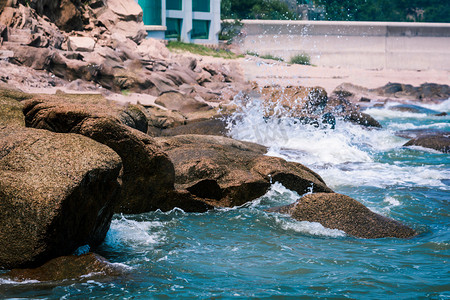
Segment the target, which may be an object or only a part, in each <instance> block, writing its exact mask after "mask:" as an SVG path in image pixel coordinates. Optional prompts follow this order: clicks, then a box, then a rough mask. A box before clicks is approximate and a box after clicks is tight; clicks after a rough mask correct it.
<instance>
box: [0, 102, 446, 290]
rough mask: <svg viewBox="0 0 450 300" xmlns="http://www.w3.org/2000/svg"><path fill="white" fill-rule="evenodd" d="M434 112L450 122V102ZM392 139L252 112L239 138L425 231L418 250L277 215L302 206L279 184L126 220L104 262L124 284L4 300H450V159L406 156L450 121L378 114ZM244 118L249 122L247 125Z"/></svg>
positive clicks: (71, 285) (31, 286)
mask: <svg viewBox="0 0 450 300" xmlns="http://www.w3.org/2000/svg"><path fill="white" fill-rule="evenodd" d="M428 108H431V109H436V110H439V111H447V112H450V101H449V100H447V101H446V102H443V103H442V104H440V105H430V106H429V107H428ZM368 113H370V114H371V115H372V116H374V117H375V118H376V119H377V120H379V121H380V122H381V123H382V125H383V126H384V128H383V129H382V130H365V129H361V128H359V127H358V126H354V125H349V124H345V123H342V122H338V123H337V126H336V130H328V129H323V130H318V129H316V128H310V127H308V126H302V125H298V124H294V123H293V122H291V121H292V120H285V121H283V122H280V121H273V122H272V121H270V120H269V121H268V120H264V119H263V118H262V113H261V111H260V109H259V108H258V105H257V104H254V105H253V104H252V105H249V106H247V107H246V108H245V110H244V111H243V114H242V115H241V118H240V119H239V121H238V122H237V123H236V125H235V126H234V127H233V128H231V131H230V133H231V135H232V136H233V137H235V138H237V139H242V140H248V141H255V142H260V143H263V144H265V145H267V146H268V147H270V151H269V152H270V154H271V155H277V156H280V157H284V158H286V159H288V160H293V161H299V162H301V163H303V164H305V165H307V166H308V167H310V168H312V169H314V170H315V171H317V172H318V173H319V174H320V175H321V176H322V177H323V178H324V180H325V181H326V182H327V184H328V185H329V186H330V187H331V188H333V189H334V190H335V191H337V192H340V193H343V194H347V195H349V196H351V197H353V198H355V199H357V200H358V201H360V202H362V203H363V204H364V205H366V206H367V207H369V208H370V209H371V210H373V211H375V212H377V213H380V214H383V215H386V216H389V217H391V218H394V219H396V220H399V221H401V222H403V223H405V224H408V225H410V226H412V227H413V228H415V229H416V230H417V231H418V232H419V235H418V236H416V237H414V238H412V239H392V238H386V239H373V240H372V239H359V238H354V237H351V236H347V235H346V234H345V233H343V232H342V231H339V230H331V229H327V228H324V227H322V226H321V225H320V224H317V223H309V222H297V221H293V220H291V219H289V218H287V217H285V216H282V215H279V214H273V213H267V212H265V211H264V209H265V208H268V207H272V206H278V205H283V204H288V203H292V202H293V201H295V200H296V199H297V198H298V197H299V195H297V194H296V193H294V192H291V191H289V190H287V189H285V188H284V187H283V186H282V185H280V184H278V183H274V184H273V185H272V188H271V190H270V191H269V192H268V193H267V194H266V195H265V196H263V197H261V198H260V199H257V200H255V201H253V202H251V203H248V204H246V205H244V206H242V207H236V208H231V209H218V210H214V211H210V212H207V213H201V214H200V213H199V214H192V213H185V212H183V211H181V210H178V209H175V210H173V211H171V212H168V213H162V212H151V213H146V214H140V215H116V216H115V217H114V220H113V223H112V225H111V229H110V231H109V232H108V235H107V239H106V241H105V242H104V243H103V245H102V246H101V247H100V249H98V250H97V252H98V253H99V254H101V255H103V256H105V257H106V258H108V259H109V260H110V261H112V262H116V263H122V264H125V265H127V266H129V268H130V270H129V272H128V273H127V275H125V276H124V277H121V278H117V279H113V280H110V279H108V280H101V281H99V280H98V279H95V280H93V279H92V280H91V279H89V278H85V279H84V280H81V281H67V282H62V283H57V284H51V283H50V284H49V283H25V284H17V283H7V282H3V283H2V284H0V297H3V298H8V297H11V298H38V299H43V298H70V299H78V298H79V299H84V298H88V297H91V298H108V299H110V298H116V299H117V298H124V299H127V298H133V299H144V298H175V297H177V298H178V297H179V298H249V297H257V298H265V297H269V298H279V299H284V298H287V297H292V298H298V297H301V296H305V297H327V298H335V297H336V298H353V299H361V298H362V299H380V298H386V299H391V298H399V299H417V298H432V299H447V298H450V268H449V259H450V231H449V206H450V205H449V204H450V203H449V200H450V168H449V166H450V159H449V155H448V154H442V153H438V152H435V151H432V150H426V149H420V148H403V147H402V144H403V143H405V142H406V139H402V138H398V137H396V136H395V135H394V134H393V133H394V132H395V131H397V130H405V129H420V128H429V129H441V130H445V131H450V117H448V116H447V117H433V116H427V115H424V114H411V113H401V112H391V111H389V110H388V109H378V110H375V109H370V110H369V111H368ZM242 116H244V117H242Z"/></svg>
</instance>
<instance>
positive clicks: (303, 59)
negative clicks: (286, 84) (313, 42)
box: [289, 53, 311, 66]
mask: <svg viewBox="0 0 450 300" xmlns="http://www.w3.org/2000/svg"><path fill="white" fill-rule="evenodd" d="M289 63H291V64H297V65H308V66H309V65H311V58H310V57H309V55H308V54H306V53H302V54H298V55H295V56H293V57H291V60H290V61H289Z"/></svg>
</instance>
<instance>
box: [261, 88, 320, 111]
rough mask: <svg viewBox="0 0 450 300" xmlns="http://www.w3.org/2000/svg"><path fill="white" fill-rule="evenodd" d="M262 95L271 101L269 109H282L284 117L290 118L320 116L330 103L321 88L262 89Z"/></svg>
mask: <svg viewBox="0 0 450 300" xmlns="http://www.w3.org/2000/svg"><path fill="white" fill-rule="evenodd" d="M257 90H258V89H257ZM260 93H261V94H262V95H263V98H264V99H266V100H267V101H269V103H268V105H269V109H271V110H273V109H275V108H277V109H279V108H280V107H282V108H284V110H285V112H284V113H283V116H286V114H288V115H287V116H290V117H308V116H311V115H320V114H321V113H322V112H323V109H324V108H325V106H326V105H327V102H328V97H327V93H326V91H325V90H324V89H323V88H321V87H301V86H288V87H273V86H270V87H264V88H262V89H260Z"/></svg>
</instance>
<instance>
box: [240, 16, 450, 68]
mask: <svg viewBox="0 0 450 300" xmlns="http://www.w3.org/2000/svg"><path fill="white" fill-rule="evenodd" d="M243 23H244V27H243V29H242V33H243V35H242V37H241V39H240V41H239V45H240V47H241V49H242V50H243V51H244V52H245V51H252V52H256V53H258V54H260V55H264V54H272V55H275V56H279V57H282V58H284V59H285V60H286V61H288V60H289V59H290V58H291V57H292V56H294V55H296V54H301V53H307V54H308V55H309V56H310V57H311V63H312V64H314V65H318V66H326V67H344V68H364V69H376V70H381V69H398V70H429V69H435V70H446V71H450V24H448V23H445V24H444V23H391V22H389V23H388V22H331V21H271V20H270V21H266V20H245V21H243Z"/></svg>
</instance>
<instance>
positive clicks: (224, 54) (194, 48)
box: [167, 41, 243, 59]
mask: <svg viewBox="0 0 450 300" xmlns="http://www.w3.org/2000/svg"><path fill="white" fill-rule="evenodd" d="M167 49H169V50H170V51H186V52H190V53H193V54H198V55H206V56H213V57H221V58H225V59H234V58H239V57H243V55H237V54H235V53H233V52H231V51H230V50H227V49H212V48H209V47H206V46H204V45H199V44H190V43H183V42H178V41H169V42H168V43H167Z"/></svg>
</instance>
